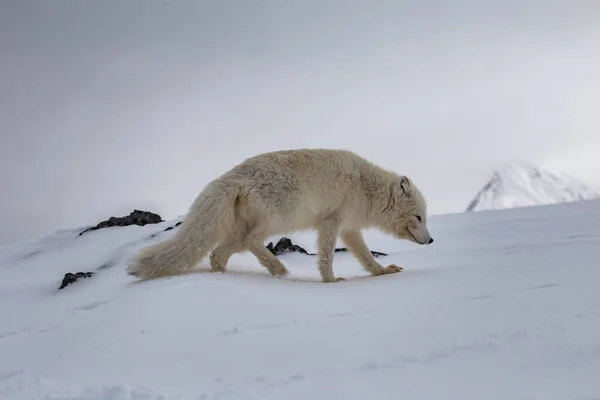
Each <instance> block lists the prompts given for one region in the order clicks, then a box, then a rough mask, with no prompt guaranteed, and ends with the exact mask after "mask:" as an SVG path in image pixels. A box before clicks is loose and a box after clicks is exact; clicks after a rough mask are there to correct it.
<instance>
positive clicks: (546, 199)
mask: <svg viewBox="0 0 600 400" xmlns="http://www.w3.org/2000/svg"><path fill="white" fill-rule="evenodd" d="M594 199H600V195H599V194H598V192H596V191H595V190H594V189H592V188H591V187H589V186H587V185H586V184H585V183H583V182H581V181H580V180H578V179H576V178H574V177H572V176H569V175H567V174H564V173H554V172H550V171H547V170H544V169H542V168H539V167H538V166H536V165H534V164H532V163H529V162H525V161H520V162H516V163H511V164H506V165H504V166H503V167H502V168H501V169H500V170H498V171H496V172H494V174H493V175H492V178H491V179H490V180H489V181H488V182H487V183H486V184H485V185H484V187H483V188H482V189H481V190H480V191H479V192H478V193H477V196H475V198H474V199H473V200H472V201H471V202H470V203H469V205H468V207H467V209H466V211H467V212H471V211H484V210H499V209H506V208H517V207H529V206H538V205H548V204H558V203H569V202H575V201H584V200H594Z"/></svg>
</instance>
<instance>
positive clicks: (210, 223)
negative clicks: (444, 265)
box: [128, 149, 433, 282]
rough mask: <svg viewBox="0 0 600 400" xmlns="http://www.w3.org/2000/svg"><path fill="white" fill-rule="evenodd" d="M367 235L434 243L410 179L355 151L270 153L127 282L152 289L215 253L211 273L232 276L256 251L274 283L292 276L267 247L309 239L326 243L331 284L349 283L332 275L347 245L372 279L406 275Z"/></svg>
mask: <svg viewBox="0 0 600 400" xmlns="http://www.w3.org/2000/svg"><path fill="white" fill-rule="evenodd" d="M365 228H377V229H379V230H381V231H383V232H385V233H387V234H390V235H393V236H395V237H396V238H398V239H406V240H410V241H412V242H415V243H418V244H430V243H432V242H433V239H432V238H431V236H430V234H429V231H428V229H427V205H426V201H425V198H424V197H423V195H422V194H421V192H420V191H419V190H418V188H417V187H416V186H415V184H414V183H413V182H412V181H411V180H410V179H409V178H408V177H406V176H402V175H399V174H396V173H394V172H392V171H388V170H385V169H383V168H381V167H379V166H377V165H375V164H373V163H371V162H369V161H367V160H366V159H364V158H362V157H360V156H359V155H357V154H355V153H353V152H350V151H346V150H334V149H299V150H281V151H275V152H269V153H263V154H259V155H256V156H254V157H251V158H248V159H246V160H245V161H243V162H242V163H240V164H239V165H236V166H235V167H233V168H232V169H230V170H229V171H227V172H225V173H224V174H223V175H222V176H220V177H218V178H216V179H215V180H213V181H211V182H209V183H208V184H207V185H206V187H205V188H204V189H203V190H202V191H201V192H200V194H199V195H198V196H197V197H196V199H195V200H194V202H193V204H192V206H191V207H190V210H189V212H188V214H187V215H186V217H185V219H184V220H183V222H182V224H181V225H180V227H179V229H178V230H177V231H176V233H175V234H174V235H173V236H172V237H171V238H169V239H167V240H165V241H163V242H159V243H157V244H154V245H151V246H149V247H147V248H145V249H142V250H141V251H140V252H139V253H138V254H137V255H135V256H134V257H133V258H132V259H131V260H130V261H129V265H128V272H129V274H130V275H133V276H136V277H139V278H143V279H148V278H156V277H160V276H166V275H176V274H180V273H184V272H187V271H188V270H191V269H193V268H194V267H195V266H196V265H197V264H198V263H199V262H201V261H202V259H203V258H204V257H205V256H206V255H208V254H209V253H210V256H209V260H210V265H211V270H212V271H214V272H225V271H226V266H227V262H228V260H229V258H230V257H231V256H232V255H233V254H234V253H238V252H242V251H250V252H251V253H252V254H253V255H254V256H255V257H256V258H257V259H258V261H259V262H260V264H261V265H262V266H263V267H265V268H266V269H267V270H268V271H269V272H270V273H271V274H273V275H285V274H287V269H286V268H285V266H284V265H283V264H282V263H281V261H280V260H279V259H278V258H277V257H275V256H274V255H273V254H272V253H271V252H270V251H269V250H268V249H267V248H266V247H265V246H264V240H265V239H267V238H268V237H270V236H273V235H280V234H285V233H290V232H294V231H300V230H309V229H312V230H315V231H316V233H317V264H318V269H319V272H320V275H321V278H322V281H323V282H337V281H340V280H343V278H336V277H335V275H334V273H333V268H332V262H333V255H334V249H335V245H336V241H337V238H338V237H339V238H341V239H342V241H343V242H344V243H345V244H346V246H347V248H348V250H349V251H350V252H351V253H352V254H353V255H354V256H355V257H356V258H357V260H358V261H359V262H360V264H361V265H362V267H363V268H364V269H365V270H366V271H368V272H369V273H371V274H372V275H382V274H386V273H394V272H398V271H400V270H401V268H399V267H397V266H395V265H390V266H388V267H386V268H384V267H383V266H381V265H380V264H379V263H378V262H377V261H376V260H375V258H374V257H373V255H372V254H371V252H370V250H369V249H368V248H367V245H366V244H365V241H364V239H363V236H362V233H361V229H365Z"/></svg>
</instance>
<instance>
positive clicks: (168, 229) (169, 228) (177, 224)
mask: <svg viewBox="0 0 600 400" xmlns="http://www.w3.org/2000/svg"><path fill="white" fill-rule="evenodd" d="M182 222H183V221H179V222H178V223H176V224H175V226H169V227H168V228H167V229H165V230H164V231H165V232H166V231H170V230H171V229H173V228H177V227H178V226H179V225H181V223H182Z"/></svg>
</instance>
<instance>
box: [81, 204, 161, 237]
mask: <svg viewBox="0 0 600 400" xmlns="http://www.w3.org/2000/svg"><path fill="white" fill-rule="evenodd" d="M161 222H163V219H162V218H161V217H160V215H158V214H154V213H151V212H149V211H141V210H133V212H131V214H129V215H127V216H124V217H110V218H109V219H107V220H106V221H102V222H100V223H99V224H98V225H96V226H94V227H91V228H88V229H86V230H84V231H83V232H81V233H80V234H79V236H81V235H83V234H84V233H86V232H90V231H95V230H98V229H102V228H108V227H113V226H129V225H138V226H144V225H147V224H158V223H161Z"/></svg>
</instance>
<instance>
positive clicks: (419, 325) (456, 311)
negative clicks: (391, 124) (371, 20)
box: [0, 201, 600, 400]
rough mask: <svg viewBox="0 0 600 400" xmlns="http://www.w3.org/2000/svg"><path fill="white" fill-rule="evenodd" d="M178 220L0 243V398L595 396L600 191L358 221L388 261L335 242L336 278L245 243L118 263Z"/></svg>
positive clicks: (300, 258)
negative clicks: (377, 262)
mask: <svg viewBox="0 0 600 400" xmlns="http://www.w3.org/2000/svg"><path fill="white" fill-rule="evenodd" d="M173 222H174V221H169V222H166V223H163V224H160V225H147V226H145V227H137V226H131V227H126V228H110V229H104V230H100V231H96V232H92V233H90V234H86V235H84V236H82V237H77V233H78V231H64V232H59V233H56V234H55V235H53V236H51V237H48V238H46V239H44V240H41V241H33V242H30V243H25V244H23V245H19V246H10V247H4V248H2V249H1V250H0V321H1V322H0V398H1V399H11V400H20V399H87V400H100V399H114V400H116V399H120V400H127V399H291V400H295V399H298V400H300V399H302V400H305V399H344V400H348V399H357V400H358V399H368V398H373V399H399V398H402V399H461V400H464V399H486V400H490V399H498V400H506V399H511V400H515V399H598V398H599V396H600V380H599V379H598V371H600V290H599V287H600V286H599V285H600V265H599V263H598V260H599V259H600V257H599V256H600V201H590V202H580V203H570V204H562V205H555V206H546V207H534V208H520V209H514V210H502V211H498V212H496V213H465V214H457V215H446V216H438V217H434V218H431V222H430V225H431V232H432V234H433V235H434V237H435V239H436V242H435V244H434V245H432V246H427V247H420V246H417V245H414V244H412V243H408V242H399V241H396V240H394V239H392V238H389V237H387V236H383V235H381V234H379V233H375V232H369V234H368V235H367V243H368V244H369V245H370V247H371V248H372V249H373V250H379V251H384V252H389V253H390V255H389V257H386V258H383V259H381V260H383V262H385V263H386V264H387V263H397V264H399V265H403V266H404V267H405V271H404V272H402V273H400V274H395V275H387V276H382V277H376V278H373V277H367V276H366V274H365V273H364V272H363V271H362V270H361V269H360V267H359V266H358V263H357V262H356V261H355V260H354V259H353V258H352V257H351V256H350V255H348V254H344V253H338V254H336V256H335V264H334V268H335V271H336V274H337V275H338V276H343V277H345V278H346V279H348V280H347V281H345V282H340V283H335V284H324V283H320V282H318V273H317V270H316V267H315V265H314V262H315V260H314V258H313V257H310V256H305V255H300V254H288V255H284V256H282V257H281V258H282V259H283V260H284V262H285V263H286V264H287V265H288V267H289V269H290V270H291V272H292V274H291V277H290V278H285V279H276V278H273V277H271V276H269V275H267V274H266V273H265V271H264V270H263V269H262V268H261V267H260V266H259V264H258V262H257V261H256V260H254V259H253V258H252V256H250V255H249V254H240V255H236V256H234V257H233V258H232V260H231V263H232V265H231V271H232V273H231V274H212V273H198V274H190V275H186V276H179V277H173V278H166V279H160V280H155V281H151V282H138V281H136V280H135V279H134V278H132V277H130V276H127V275H126V274H125V272H124V265H123V262H122V260H123V259H124V258H125V257H127V256H128V255H129V254H131V252H132V251H134V250H135V249H136V248H137V247H139V246H141V245H145V244H146V243H149V241H148V240H145V238H146V237H147V236H149V235H150V234H152V233H154V232H160V231H162V230H163V229H164V228H165V227H166V226H168V225H171V224H173ZM172 232H173V231H169V232H164V233H161V234H160V235H158V236H157V237H156V238H155V239H154V240H160V239H161V238H165V237H168V236H169V235H170V234H172ZM292 238H293V239H294V241H296V242H298V243H299V244H300V245H303V246H305V247H306V248H307V249H308V250H314V243H313V241H314V237H313V236H312V235H309V234H299V235H294V236H292ZM107 261H116V263H115V264H114V266H109V267H106V268H103V269H102V270H100V271H99V273H98V275H96V276H94V277H92V278H90V279H87V280H83V281H80V282H76V283H75V284H73V285H72V286H68V287H66V288H65V289H63V290H61V291H58V290H57V287H58V284H59V282H60V280H61V278H62V275H63V274H64V273H65V272H68V271H72V272H74V271H87V270H94V269H95V268H97V267H98V266H100V265H104V264H106V263H107ZM108 265H110V263H108Z"/></svg>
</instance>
